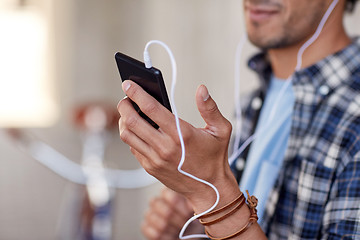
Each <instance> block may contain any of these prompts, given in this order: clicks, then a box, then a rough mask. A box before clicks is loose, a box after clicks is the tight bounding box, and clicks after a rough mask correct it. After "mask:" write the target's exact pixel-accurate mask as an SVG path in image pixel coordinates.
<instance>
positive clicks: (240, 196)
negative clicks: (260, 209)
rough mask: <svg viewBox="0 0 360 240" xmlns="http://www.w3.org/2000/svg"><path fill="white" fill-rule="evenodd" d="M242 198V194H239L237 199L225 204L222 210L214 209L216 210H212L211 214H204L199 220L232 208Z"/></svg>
mask: <svg viewBox="0 0 360 240" xmlns="http://www.w3.org/2000/svg"><path fill="white" fill-rule="evenodd" d="M242 197H243V198H244V194H243V193H240V195H239V196H238V197H237V198H235V199H234V200H233V201H232V202H230V203H228V204H226V205H225V206H223V207H222V208H219V209H216V210H214V211H212V212H209V213H206V214H204V215H202V216H201V218H207V217H211V216H214V215H215V214H218V213H220V212H222V211H224V210H226V209H228V208H230V207H232V206H233V205H235V203H236V202H237V201H238V200H239V199H241V198H242ZM195 215H196V214H195Z"/></svg>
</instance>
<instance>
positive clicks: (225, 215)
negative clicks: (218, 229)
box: [199, 194, 245, 226]
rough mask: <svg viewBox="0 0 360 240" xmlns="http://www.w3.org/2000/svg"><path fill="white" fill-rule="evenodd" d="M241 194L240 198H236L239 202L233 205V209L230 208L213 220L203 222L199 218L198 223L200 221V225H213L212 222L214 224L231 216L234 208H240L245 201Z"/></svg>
mask: <svg viewBox="0 0 360 240" xmlns="http://www.w3.org/2000/svg"><path fill="white" fill-rule="evenodd" d="M241 196H242V197H241V198H237V199H238V200H239V201H240V202H239V203H238V204H237V205H235V207H234V208H233V209H231V210H230V211H229V212H227V213H226V214H224V215H223V216H220V217H218V218H216V219H214V220H211V221H208V222H205V221H203V220H202V219H201V218H200V219H199V221H200V223H201V224H202V225H204V226H209V225H213V224H215V223H218V222H220V221H222V220H224V219H225V218H227V217H229V216H231V215H232V214H234V213H235V211H236V210H238V209H240V208H241V207H242V206H243V205H244V203H245V197H244V195H243V194H241Z"/></svg>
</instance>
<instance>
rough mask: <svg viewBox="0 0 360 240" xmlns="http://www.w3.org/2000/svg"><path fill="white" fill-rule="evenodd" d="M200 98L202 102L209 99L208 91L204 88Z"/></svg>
mask: <svg viewBox="0 0 360 240" xmlns="http://www.w3.org/2000/svg"><path fill="white" fill-rule="evenodd" d="M202 97H203V100H204V102H206V101H207V100H208V99H209V97H210V94H209V91H208V90H207V88H206V87H205V88H204V91H203V94H202Z"/></svg>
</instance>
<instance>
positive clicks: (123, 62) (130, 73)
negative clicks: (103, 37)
mask: <svg viewBox="0 0 360 240" xmlns="http://www.w3.org/2000/svg"><path fill="white" fill-rule="evenodd" d="M115 61H116V64H117V67H118V69H119V73H120V77H121V80H122V81H125V80H132V81H134V82H135V83H137V84H138V85H140V86H141V87H142V88H143V89H144V90H145V91H146V92H147V93H149V94H150V95H151V96H153V97H154V98H155V99H156V100H157V101H158V102H160V103H161V104H162V105H163V106H164V107H166V108H167V109H168V110H169V111H170V112H171V106H170V102H169V97H168V95H167V92H166V88H165V84H164V80H163V77H162V74H161V71H160V70H159V69H157V68H154V67H151V68H146V67H145V64H144V63H143V62H141V61H139V60H136V59H134V58H132V57H130V56H127V55H125V54H123V53H120V52H117V53H116V54H115ZM132 104H133V106H134V108H135V110H136V111H137V112H138V113H139V115H140V116H141V117H143V118H144V119H145V120H146V121H148V122H149V123H150V124H151V125H152V126H153V127H154V128H156V129H158V128H159V126H158V125H157V124H156V123H155V122H154V121H152V120H151V119H150V118H149V117H148V116H146V115H145V114H144V113H143V112H142V111H141V110H140V108H139V107H138V106H137V105H136V103H134V102H132Z"/></svg>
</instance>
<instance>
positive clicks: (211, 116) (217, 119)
mask: <svg viewBox="0 0 360 240" xmlns="http://www.w3.org/2000/svg"><path fill="white" fill-rule="evenodd" d="M196 104H197V107H198V110H199V112H200V114H201V117H202V118H203V119H204V121H205V123H206V124H207V128H210V129H212V130H216V129H219V128H220V129H221V128H223V127H224V125H228V124H230V123H229V121H227V120H226V119H225V118H224V116H223V115H222V114H221V112H220V111H219V109H218V107H217V105H216V103H215V101H214V100H213V99H212V98H211V96H210V94H209V91H208V89H207V88H206V87H205V86H204V85H200V86H199V87H198V89H197V91H196Z"/></svg>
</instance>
